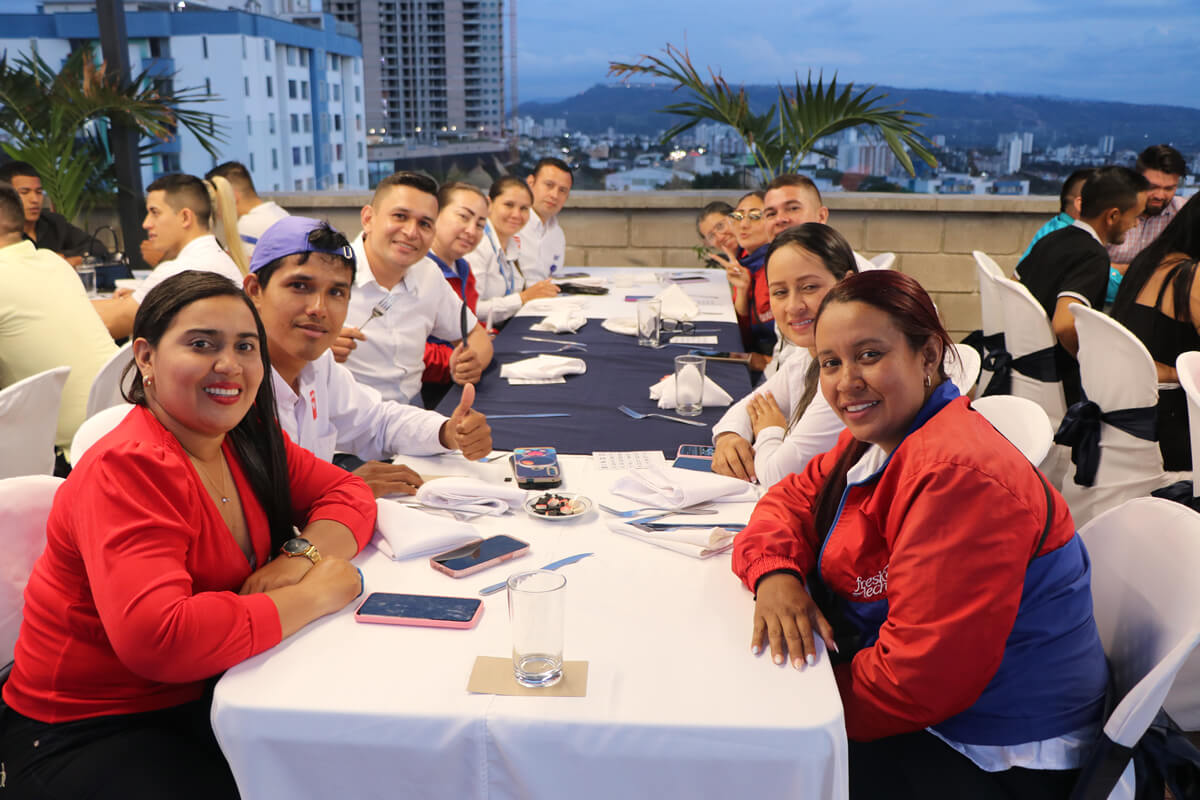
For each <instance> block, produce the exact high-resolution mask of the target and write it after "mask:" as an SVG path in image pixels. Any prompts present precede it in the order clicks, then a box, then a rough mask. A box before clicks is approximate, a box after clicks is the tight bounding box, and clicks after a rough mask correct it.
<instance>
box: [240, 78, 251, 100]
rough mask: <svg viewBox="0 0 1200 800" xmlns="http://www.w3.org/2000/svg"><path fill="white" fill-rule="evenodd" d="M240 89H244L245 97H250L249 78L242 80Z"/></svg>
mask: <svg viewBox="0 0 1200 800" xmlns="http://www.w3.org/2000/svg"><path fill="white" fill-rule="evenodd" d="M242 88H243V89H244V91H245V93H246V97H249V96H250V78H249V77H245V78H242Z"/></svg>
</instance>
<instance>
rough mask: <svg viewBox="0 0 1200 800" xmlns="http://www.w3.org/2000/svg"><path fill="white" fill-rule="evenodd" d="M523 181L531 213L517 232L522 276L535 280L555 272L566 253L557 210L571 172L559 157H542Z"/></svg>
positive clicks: (562, 202) (571, 178) (563, 202)
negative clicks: (526, 185) (530, 195)
mask: <svg viewBox="0 0 1200 800" xmlns="http://www.w3.org/2000/svg"><path fill="white" fill-rule="evenodd" d="M525 181H526V182H527V183H528V184H529V190H530V191H531V192H533V215H532V216H530V218H529V222H527V223H526V224H525V227H524V228H522V229H521V232H520V234H519V235H518V236H517V246H518V247H519V249H520V254H521V258H520V261H521V269H522V270H523V271H524V273H525V280H526V281H529V282H532V283H538V282H539V281H544V280H546V279H547V278H549V277H550V276H552V275H553V274H554V273H555V272H557V271H558V270H559V269H560V268H561V267H562V266H563V264H564V263H565V261H566V257H567V238H566V236H565V235H564V234H563V230H562V226H560V225H559V224H558V212H560V211H562V209H563V206H565V205H566V204H567V198H568V197H570V196H571V185H572V184H573V183H574V181H575V175H574V173H573V172H571V168H570V167H569V166H567V163H566V162H565V161H563V160H562V159H559V158H543V159H542V160H541V161H539V162H537V164H535V165H534V167H533V172H532V173H531V174H530V175H529V177H528V178H526V179H525Z"/></svg>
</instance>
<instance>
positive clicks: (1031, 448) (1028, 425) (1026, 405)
mask: <svg viewBox="0 0 1200 800" xmlns="http://www.w3.org/2000/svg"><path fill="white" fill-rule="evenodd" d="M971 407H972V408H974V409H975V410H976V411H978V412H979V413H980V414H983V416H984V417H986V418H987V421H988V422H990V423H992V427H993V428H995V429H996V430H998V431H1000V433H1001V435H1003V436H1004V438H1005V439H1008V440H1009V441H1010V442H1012V443H1013V445H1015V446H1016V448H1017V449H1018V450H1020V451H1021V453H1022V454H1023V455H1024V456H1025V457H1026V458H1028V459H1029V461H1030V462H1031V463H1033V464H1034V465H1035V466H1036V465H1039V464H1041V463H1042V461H1043V460H1044V459H1045V458H1046V455H1047V454H1048V453H1049V452H1050V447H1051V445H1053V444H1054V429H1053V428H1051V427H1050V418H1049V417H1047V416H1046V412H1045V411H1043V410H1042V407H1041V406H1039V405H1038V404H1037V403H1035V402H1033V401H1032V400H1027V399H1025V398H1024V397H1014V396H1013V395H1011V394H994V395H991V396H990V397H980V398H977V399H975V400H972V401H971Z"/></svg>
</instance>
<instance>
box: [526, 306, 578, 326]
mask: <svg viewBox="0 0 1200 800" xmlns="http://www.w3.org/2000/svg"><path fill="white" fill-rule="evenodd" d="M586 324H587V317H586V316H585V315H584V313H583V310H582V309H580V308H578V307H577V306H571V307H569V308H560V309H558V310H557V311H553V312H551V313H550V314H548V315H547V316H546V317H545V318H544V319H543V320H542V321H541V322H538V323H535V324H533V325H530V326H529V329H530V330H534V331H546V332H548V333H574V332H575V331H577V330H579V329H580V328H582V327H583V326H584V325H586Z"/></svg>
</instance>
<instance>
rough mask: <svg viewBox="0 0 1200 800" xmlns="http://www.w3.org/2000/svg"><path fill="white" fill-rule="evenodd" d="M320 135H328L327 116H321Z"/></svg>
mask: <svg viewBox="0 0 1200 800" xmlns="http://www.w3.org/2000/svg"><path fill="white" fill-rule="evenodd" d="M321 133H329V115H328V114H322V115H321Z"/></svg>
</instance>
